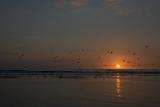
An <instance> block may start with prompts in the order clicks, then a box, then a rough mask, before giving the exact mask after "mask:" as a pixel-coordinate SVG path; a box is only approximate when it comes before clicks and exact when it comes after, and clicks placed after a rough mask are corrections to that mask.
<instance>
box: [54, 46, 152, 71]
mask: <svg viewBox="0 0 160 107" xmlns="http://www.w3.org/2000/svg"><path fill="white" fill-rule="evenodd" d="M144 48H145V49H148V48H149V45H145V46H144ZM86 51H87V50H85V49H81V50H80V53H82V54H81V55H84V53H85V52H86ZM69 54H70V55H72V54H73V52H72V51H71V52H69ZM114 54H115V51H113V50H105V51H104V54H103V55H101V56H98V59H99V60H100V59H102V58H103V57H104V56H106V55H114ZM128 54H129V55H132V56H134V57H135V58H136V60H137V61H140V60H141V57H140V56H138V54H137V53H136V52H133V51H131V50H128ZM81 57H82V56H79V57H78V58H76V59H75V61H74V62H75V64H77V67H79V68H80V65H81ZM59 59H60V56H58V55H57V56H54V57H53V60H52V61H53V63H54V65H55V66H56V65H57V64H58V62H59ZM122 62H123V63H126V64H132V63H133V61H131V60H127V59H122ZM103 66H105V67H106V66H108V65H106V64H104V65H103ZM137 66H141V64H137ZM133 67H134V66H133Z"/></svg>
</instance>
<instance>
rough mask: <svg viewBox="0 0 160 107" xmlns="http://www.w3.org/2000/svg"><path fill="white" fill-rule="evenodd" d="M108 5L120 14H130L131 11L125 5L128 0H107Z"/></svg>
mask: <svg viewBox="0 0 160 107" xmlns="http://www.w3.org/2000/svg"><path fill="white" fill-rule="evenodd" d="M105 1H106V3H107V6H109V7H110V8H112V9H113V10H114V11H115V12H116V14H118V15H128V14H129V13H130V12H131V11H130V10H129V9H128V8H127V7H126V6H125V5H124V2H125V1H126V0H105Z"/></svg>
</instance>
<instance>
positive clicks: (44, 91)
mask: <svg viewBox="0 0 160 107" xmlns="http://www.w3.org/2000/svg"><path fill="white" fill-rule="evenodd" d="M159 91H160V76H157V75H147V76H146V75H141V76H137V75H130V76H129V75H125V76H124V75H118V74H117V75H114V76H103V77H84V78H56V77H23V78H1V79H0V107H160V92H159Z"/></svg>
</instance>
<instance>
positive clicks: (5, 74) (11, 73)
mask: <svg viewBox="0 0 160 107" xmlns="http://www.w3.org/2000/svg"><path fill="white" fill-rule="evenodd" d="M114 75H155V76H160V70H145V69H132V70H131V69H106V70H96V69H95V70H77V71H76V70H73V71H72V70H67V71H65V70H60V71H56V70H55V71H36V70H35V71H31V70H0V78H17V77H23V76H28V77H29V76H56V77H60V78H61V77H84V76H114Z"/></svg>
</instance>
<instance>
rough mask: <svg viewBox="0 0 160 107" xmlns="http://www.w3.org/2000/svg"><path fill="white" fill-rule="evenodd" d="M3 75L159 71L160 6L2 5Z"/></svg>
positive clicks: (77, 1) (148, 0)
mask: <svg viewBox="0 0 160 107" xmlns="http://www.w3.org/2000/svg"><path fill="white" fill-rule="evenodd" d="M0 44H1V45H0V69H27V68H28V69H55V68H79V67H81V68H115V67H116V65H117V64H119V65H120V67H121V68H132V69H137V68H159V67H160V60H159V59H160V0H0Z"/></svg>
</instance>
